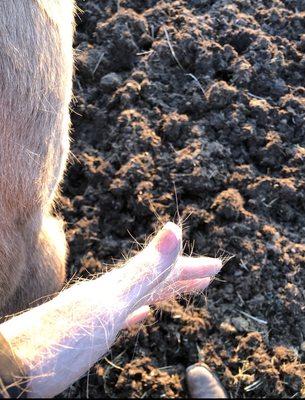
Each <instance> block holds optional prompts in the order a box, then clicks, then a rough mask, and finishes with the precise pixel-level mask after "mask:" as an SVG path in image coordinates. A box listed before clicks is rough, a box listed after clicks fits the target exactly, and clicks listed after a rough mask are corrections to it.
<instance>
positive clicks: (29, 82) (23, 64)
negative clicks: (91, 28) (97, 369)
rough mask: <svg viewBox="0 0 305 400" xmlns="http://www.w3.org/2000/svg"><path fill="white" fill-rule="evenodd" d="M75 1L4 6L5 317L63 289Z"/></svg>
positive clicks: (0, 89) (1, 253)
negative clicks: (57, 208)
mask: <svg viewBox="0 0 305 400" xmlns="http://www.w3.org/2000/svg"><path fill="white" fill-rule="evenodd" d="M73 8H74V7H73V1H72V0H52V1H50V0H23V1H16V0H10V1H0V77H1V79H0V166H1V169H0V316H3V315H6V314H8V313H13V312H16V311H18V310H21V309H24V308H26V307H29V306H30V305H31V304H32V302H33V301H34V300H36V299H38V298H41V297H44V296H46V295H50V294H53V293H54V292H56V291H58V290H60V288H61V287H62V284H63V282H64V278H65V258H66V255H65V253H66V242H65V236H64V233H63V228H62V223H61V222H60V221H57V220H56V219H54V218H53V217H51V213H52V204H53V202H54V198H55V196H56V192H57V189H58V184H59V182H60V180H61V178H62V174H63V170H64V167H65V162H66V157H67V154H68V149H69V138H68V131H69V124H70V122H69V109H68V108H69V102H70V99H71V93H72V72H73V57H72V37H73Z"/></svg>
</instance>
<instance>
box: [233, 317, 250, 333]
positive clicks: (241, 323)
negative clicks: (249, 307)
mask: <svg viewBox="0 0 305 400" xmlns="http://www.w3.org/2000/svg"><path fill="white" fill-rule="evenodd" d="M231 321H232V324H233V325H234V326H235V328H236V329H237V330H238V331H239V332H249V328H250V324H249V322H248V321H247V320H246V319H245V318H243V317H236V318H232V320H231Z"/></svg>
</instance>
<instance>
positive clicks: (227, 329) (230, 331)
mask: <svg viewBox="0 0 305 400" xmlns="http://www.w3.org/2000/svg"><path fill="white" fill-rule="evenodd" d="M219 328H220V331H221V333H223V334H224V335H227V336H229V335H234V334H236V333H237V332H236V328H235V327H234V326H233V325H232V324H230V322H227V321H223V322H222V323H221V324H220V327H219Z"/></svg>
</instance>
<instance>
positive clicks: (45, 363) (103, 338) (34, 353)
mask: <svg viewBox="0 0 305 400" xmlns="http://www.w3.org/2000/svg"><path fill="white" fill-rule="evenodd" d="M181 249H182V232H181V229H180V228H179V227H178V226H177V225H175V224H173V223H167V224H166V225H165V226H164V227H163V229H162V230H161V231H160V232H159V233H158V234H157V235H156V236H155V238H154V239H153V240H152V241H151V242H150V243H149V244H148V245H147V246H146V247H145V248H144V249H143V250H142V251H141V252H140V253H138V254H137V255H136V256H135V257H133V258H132V259H130V260H129V261H127V262H126V264H125V265H124V266H123V267H121V268H117V269H114V270H112V271H111V272H109V273H106V274H105V275H103V276H101V277H99V278H97V279H95V280H91V281H83V282H80V283H78V284H74V285H72V286H71V287H70V288H69V289H66V290H64V291H62V292H61V293H60V294H59V295H58V296H57V297H56V298H54V299H53V300H51V301H49V302H47V303H45V304H43V305H41V306H39V307H36V308H33V309H31V310H29V311H27V312H25V313H23V314H21V315H19V316H16V317H14V318H12V319H10V320H9V321H7V322H5V323H3V324H2V325H0V332H1V333H2V334H3V335H4V337H5V338H6V339H7V340H8V341H9V343H10V345H11V347H12V349H13V351H14V352H15V354H16V355H17V356H18V357H19V358H20V359H21V360H22V361H23V362H24V364H25V366H26V369H27V373H28V377H29V386H28V391H29V396H30V397H53V396H55V395H57V394H59V393H61V392H62V391H63V390H64V389H66V388H67V387H69V386H70V385H71V384H72V383H73V382H75V381H76V380H77V379H78V378H80V377H81V376H83V375H84V374H85V373H86V371H87V370H88V369H89V368H90V367H91V366H92V365H93V364H94V363H95V362H97V361H98V360H99V359H100V358H101V357H102V356H103V355H104V354H105V353H107V351H108V350H109V349H110V347H111V345H112V344H113V342H114V341H115V339H116V336H117V334H118V333H119V331H120V330H121V329H123V328H125V327H128V326H131V325H134V324H136V323H138V322H140V321H142V320H143V319H144V318H145V317H146V315H147V313H148V311H149V307H148V306H149V305H150V304H154V303H157V302H158V301H161V300H167V299H169V298H172V297H174V296H175V295H179V294H181V293H192V292H197V291H200V290H203V289H205V288H206V287H207V286H208V285H209V283H210V280H211V278H213V277H214V276H215V274H217V273H218V272H219V271H220V269H221V266H222V263H221V261H220V260H218V259H213V258H208V257H201V258H187V257H183V256H181Z"/></svg>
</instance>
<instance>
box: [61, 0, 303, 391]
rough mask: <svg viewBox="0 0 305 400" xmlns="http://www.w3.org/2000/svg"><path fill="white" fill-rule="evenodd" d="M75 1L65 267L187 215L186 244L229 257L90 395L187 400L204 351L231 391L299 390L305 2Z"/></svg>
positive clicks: (102, 369)
mask: <svg viewBox="0 0 305 400" xmlns="http://www.w3.org/2000/svg"><path fill="white" fill-rule="evenodd" d="M78 6H79V7H80V8H81V9H83V12H82V13H80V14H79V16H78V18H77V24H78V26H77V35H76V38H75V52H76V66H77V73H76V77H75V96H76V98H75V102H74V104H73V110H74V112H73V114H72V116H73V127H74V132H73V145H72V150H73V152H74V154H75V155H76V158H77V161H74V162H73V163H72V165H71V166H70V168H69V171H68V173H67V176H66V179H65V182H64V186H63V198H62V200H63V206H62V213H63V214H64V217H65V219H66V221H67V223H68V224H67V233H68V239H69V243H70V249H71V252H70V259H69V273H70V276H72V275H74V274H77V275H82V276H87V275H88V274H91V273H96V272H102V271H104V270H105V265H106V264H113V259H115V260H116V259H118V258H120V256H121V254H122V253H125V254H130V252H131V254H132V253H133V252H134V251H135V249H133V250H130V249H131V246H132V242H133V239H132V238H131V236H130V234H129V232H130V233H131V234H132V235H133V237H135V238H136V239H137V240H138V241H140V242H141V241H144V239H145V237H146V236H147V235H148V234H150V233H151V232H153V231H154V230H155V229H156V228H157V225H158V222H157V218H156V215H158V218H159V220H160V221H161V222H166V221H167V220H173V219H174V216H175V215H176V214H177V209H178V211H179V214H180V215H181V216H182V217H183V218H188V219H187V222H186V227H185V238H186V239H187V240H188V242H189V248H190V249H191V248H193V250H194V252H195V253H198V254H207V255H211V256H216V255H218V256H223V257H226V258H229V257H230V256H231V255H234V258H232V259H231V260H230V261H229V262H228V263H227V266H226V267H225V268H224V270H223V271H222V273H221V276H220V279H217V280H216V281H215V282H214V283H213V285H212V287H211V288H210V289H209V290H208V292H207V294H206V297H205V296H202V295H198V296H195V297H194V298H193V299H192V302H191V304H192V305H190V303H189V301H188V299H182V300H179V301H174V302H173V303H172V304H171V305H169V304H162V305H161V307H160V310H156V312H155V313H154V314H153V315H152V316H151V317H150V319H149V320H148V322H147V324H146V325H145V326H144V327H143V329H142V330H140V331H138V330H134V331H132V332H129V333H128V334H126V335H124V336H122V337H120V339H119V340H118V342H117V344H116V345H115V346H114V347H113V349H112V352H111V355H110V356H109V360H108V361H110V362H111V364H109V362H108V361H107V360H103V361H101V362H100V363H99V364H98V365H97V366H96V367H95V368H94V369H93V371H92V375H90V380H89V394H90V395H92V396H96V397H101V396H108V397H122V396H125V395H126V394H128V395H129V396H130V397H139V396H149V397H162V396H163V397H164V396H165V397H183V396H184V397H185V396H187V391H186V386H185V381H184V375H185V368H186V367H187V366H188V365H189V364H191V363H194V362H196V361H198V360H203V361H204V362H206V363H207V364H209V365H210V367H211V368H213V369H214V370H215V371H216V372H217V373H218V374H219V377H220V379H221V380H222V381H223V383H224V385H225V387H226V389H227V391H228V392H229V393H230V394H231V395H233V396H242V397H253V396H256V397H279V396H281V397H290V396H301V395H303V396H304V395H305V387H304V382H305V371H304V362H305V343H304V341H305V319H304V304H305V303H304V302H305V291H304V282H305V269H304V267H305V228H304V226H305V201H304V199H305V179H304V177H305V118H304V117H305V96H304V95H305V54H304V53H305V36H304V28H305V5H304V2H303V1H301V0H293V1H291V0H256V1H254V0H247V1H242V0H216V1H210V0H205V1H202V0H200V1H199V0H189V1H186V0H176V1H169V0H168V1H166V0H149V1H145V2H143V1H140V0H121V1H119V2H118V1H114V0H105V1H103V2H99V1H97V0H87V1H81V0H79V1H78ZM175 188H176V192H177V199H178V204H177V202H176V197H175ZM193 246H194V247H193ZM87 389H88V388H87V378H84V379H83V380H81V381H79V382H78V383H77V384H75V385H74V386H73V388H72V389H70V391H69V394H70V395H71V393H72V394H73V395H75V396H79V395H85V394H86V390H87Z"/></svg>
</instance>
